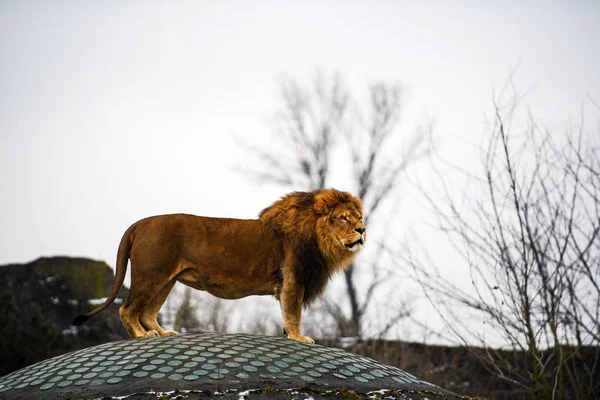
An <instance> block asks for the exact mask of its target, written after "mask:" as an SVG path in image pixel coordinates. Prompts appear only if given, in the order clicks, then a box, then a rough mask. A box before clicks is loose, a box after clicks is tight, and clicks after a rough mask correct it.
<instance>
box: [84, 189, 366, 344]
mask: <svg viewBox="0 0 600 400" xmlns="http://www.w3.org/2000/svg"><path fill="white" fill-rule="evenodd" d="M362 217H363V216H362V203H361V201H360V199H358V198H357V197H355V196H353V195H352V194H350V193H347V192H342V191H338V190H335V189H324V190H316V191H312V192H293V193H290V194H288V195H286V196H284V197H282V198H281V199H280V200H278V201H276V202H275V203H274V204H273V205H271V206H270V207H268V208H266V209H264V210H263V211H262V212H261V213H260V214H259V218H258V219H250V220H245V219H232V218H213V217H200V216H195V215H189V214H169V215H158V216H153V217H148V218H145V219H142V220H139V221H138V222H136V223H134V224H133V225H131V226H130V227H129V228H128V229H127V230H126V231H125V233H124V235H123V238H122V239H121V242H120V244H119V249H118V252H117V266H116V272H115V281H114V283H113V287H112V290H111V292H110V295H109V296H108V298H107V299H106V301H105V302H104V304H102V305H100V306H99V307H97V308H96V309H94V310H93V311H91V312H89V313H87V314H84V315H80V316H78V317H76V318H75V319H74V320H73V325H81V324H83V323H84V322H85V321H87V320H88V319H90V318H92V317H93V316H95V315H97V314H99V313H100V312H102V311H104V310H105V309H106V308H108V307H109V306H110V304H112V302H113V301H114V300H115V298H116V297H117V294H118V293H119V290H120V288H121V286H122V285H123V281H124V279H125V273H126V271H127V263H128V260H131V288H130V294H129V297H128V298H127V300H126V301H125V302H124V303H123V305H122V306H121V308H120V309H119V315H120V317H121V321H122V322H123V324H124V325H125V328H126V329H127V332H128V333H129V334H130V335H131V336H132V337H134V338H144V337H153V336H167V335H175V334H177V332H174V331H165V330H164V329H163V328H162V327H161V326H160V325H159V324H158V322H157V316H158V312H159V310H160V308H161V307H162V305H163V303H164V302H165V300H166V299H167V296H168V295H169V292H170V291H171V289H173V286H174V285H175V283H176V282H181V283H183V284H185V285H187V286H190V287H192V288H195V289H198V290H204V291H206V292H209V293H211V294H212V295H214V296H217V297H220V298H223V299H239V298H242V297H246V296H251V295H273V296H275V298H276V299H278V300H279V302H280V305H281V311H282V314H283V322H284V334H285V335H287V337H288V338H290V339H293V340H299V341H302V342H308V343H314V340H313V339H312V338H310V337H308V336H304V335H302V334H300V321H301V316H302V308H303V307H307V306H308V305H310V304H311V303H312V302H313V301H314V300H315V299H316V298H318V297H319V296H320V295H321V294H322V293H323V291H324V290H325V286H326V285H327V282H328V281H329V279H330V278H331V277H332V275H333V274H335V273H336V272H339V271H343V270H344V269H346V268H348V267H349V266H350V264H351V263H352V261H353V260H354V258H355V256H356V255H357V253H358V251H359V250H360V249H361V248H362V247H363V245H364V244H365V241H366V230H365V225H364V223H363V220H362Z"/></svg>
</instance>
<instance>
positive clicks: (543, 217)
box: [399, 83, 600, 399]
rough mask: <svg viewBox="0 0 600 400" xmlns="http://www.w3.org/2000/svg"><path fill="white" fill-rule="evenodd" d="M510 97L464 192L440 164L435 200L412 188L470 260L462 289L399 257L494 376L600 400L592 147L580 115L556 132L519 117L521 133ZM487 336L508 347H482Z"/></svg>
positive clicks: (597, 220) (531, 391) (546, 394)
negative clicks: (478, 322) (454, 185)
mask: <svg viewBox="0 0 600 400" xmlns="http://www.w3.org/2000/svg"><path fill="white" fill-rule="evenodd" d="M506 91H510V92H509V95H508V97H509V100H508V102H507V103H508V104H507V105H506V106H504V105H503V104H499V102H501V101H502V100H503V99H504V98H505V97H506V94H505V93H506ZM520 99H521V97H520V96H519V95H518V94H517V93H516V91H515V90H514V87H513V86H512V85H511V84H510V83H509V85H507V87H506V88H505V91H503V92H502V94H501V96H500V101H499V102H495V104H494V117H493V121H492V124H491V127H490V131H489V140H488V142H487V145H486V146H485V147H484V148H482V154H483V163H482V168H481V172H480V173H479V174H478V173H477V172H472V173H470V175H469V186H468V189H465V190H462V196H458V198H457V197H456V196H455V194H454V193H453V190H452V189H453V188H452V185H451V182H450V181H449V180H448V178H447V176H446V174H445V173H443V172H442V171H441V170H440V169H437V170H436V173H437V178H438V179H437V180H436V181H437V184H436V187H437V188H438V190H441V196H442V200H439V198H438V197H436V195H439V194H440V193H431V192H430V191H427V190H424V189H423V188H422V186H421V185H420V184H417V186H418V187H420V188H421V189H422V194H423V195H424V198H425V199H426V200H427V201H428V202H429V205H430V206H431V208H432V209H433V210H434V213H435V215H436V216H437V218H438V223H439V228H440V229H441V230H442V231H443V232H445V234H446V235H447V238H448V239H449V240H450V242H451V243H452V244H454V247H455V249H456V250H457V252H458V253H459V254H460V255H461V256H462V258H463V259H464V261H465V263H466V265H468V267H469V272H470V275H469V280H470V282H471V285H470V287H468V286H469V285H460V284H457V283H456V282H453V281H452V279H449V277H448V276H447V275H445V274H443V273H441V272H440V269H438V268H437V267H435V263H434V262H433V260H432V259H431V258H430V257H429V256H428V255H427V253H426V252H425V254H424V255H423V253H421V254H417V252H415V251H414V247H411V246H407V247H406V248H405V249H404V252H403V253H402V254H400V255H399V256H401V257H404V260H405V261H407V263H408V265H409V266H410V267H411V269H412V272H413V274H414V277H415V279H416V280H417V281H418V282H419V283H420V284H421V286H422V287H423V289H424V291H425V293H426V294H427V296H428V297H429V298H430V300H431V301H432V304H434V306H435V307H436V308H437V309H438V311H439V312H440V315H441V316H442V317H443V318H444V320H445V321H446V322H447V324H448V327H449V328H450V329H451V331H452V332H453V333H454V335H455V337H457V338H459V339H460V341H462V343H463V344H465V345H472V344H475V343H478V344H479V345H481V346H482V347H483V349H473V351H474V354H476V355H477V356H479V357H480V358H481V359H482V360H484V361H485V362H486V364H485V365H487V366H488V368H489V369H490V371H492V372H493V373H495V374H496V376H498V377H499V378H501V379H504V380H506V381H508V382H511V383H512V384H514V385H515V387H517V388H520V390H521V391H522V392H524V393H525V396H526V397H527V398H531V397H535V398H538V399H591V398H599V397H600V379H598V377H599V376H600V375H599V372H598V362H599V361H600V353H599V350H598V349H599V347H598V345H599V344H600V318H599V317H600V237H599V236H600V148H599V147H598V144H597V143H596V144H595V145H594V143H593V142H591V141H589V140H586V139H587V138H586V135H585V133H584V129H583V119H582V126H581V127H571V128H569V129H567V134H566V135H560V134H557V133H555V132H554V133H553V132H550V131H548V130H547V129H545V128H544V127H542V126H540V125H539V124H538V123H537V122H536V120H535V119H534V118H533V117H532V116H531V115H530V114H529V115H528V116H527V118H526V123H525V124H524V125H525V128H522V129H519V127H520V125H522V124H519V123H518V121H517V117H516V115H515V113H516V110H517V109H518V104H519V100H520ZM593 138H594V136H592V139H593ZM597 138H598V136H597V134H596V139H597ZM440 161H442V162H443V160H440ZM443 165H444V172H445V171H447V169H448V168H449V167H451V166H450V165H449V164H447V163H443ZM454 268H456V267H454ZM473 318H480V319H481V321H482V322H483V324H485V325H483V326H484V327H487V328H486V329H483V330H482V329H476V328H475V326H477V325H476V324H475V323H474V321H475V320H474V319H473ZM490 334H491V335H494V334H495V335H499V336H500V338H501V339H502V341H503V342H504V343H506V344H507V346H508V347H509V348H510V349H512V350H513V352H512V353H508V352H504V351H499V350H493V349H492V348H490V346H489V344H488V339H487V337H488V336H489V335H490ZM486 335H487V336H486ZM590 346H593V347H590ZM515 352H516V353H515ZM511 398H516V396H515V397H511Z"/></svg>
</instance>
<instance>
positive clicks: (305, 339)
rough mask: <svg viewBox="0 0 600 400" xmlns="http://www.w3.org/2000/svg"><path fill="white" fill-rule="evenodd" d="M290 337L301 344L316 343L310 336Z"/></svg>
mask: <svg viewBox="0 0 600 400" xmlns="http://www.w3.org/2000/svg"><path fill="white" fill-rule="evenodd" d="M288 337H289V338H290V339H292V340H297V341H299V342H305V343H314V342H315V341H314V340H313V338H311V337H309V336H304V335H295V336H288Z"/></svg>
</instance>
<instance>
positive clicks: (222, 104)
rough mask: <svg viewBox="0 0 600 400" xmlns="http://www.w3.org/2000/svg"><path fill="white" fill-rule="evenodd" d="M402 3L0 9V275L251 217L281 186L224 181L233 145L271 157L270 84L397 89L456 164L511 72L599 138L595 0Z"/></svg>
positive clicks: (232, 175) (555, 123) (550, 114)
mask: <svg viewBox="0 0 600 400" xmlns="http://www.w3.org/2000/svg"><path fill="white" fill-rule="evenodd" d="M51 3H52V5H50V4H51ZM142 3H145V4H143V5H142ZM414 3H415V4H417V3H418V4H419V5H410V4H409V2H400V1H397V2H381V1H364V2H362V1H350V2H312V1H309V2H264V1H258V2H242V1H239V2H217V1H214V2H209V1H202V2H191V1H190V2H164V3H161V2H154V1H152V2H64V3H63V2H58V1H57V2H46V1H40V2H27V1H18V2H16V1H14V2H13V1H8V2H7V1H4V2H2V3H0V60H1V62H0V171H1V174H0V193H1V196H0V264H4V263H14V262H28V261H31V260H33V259H36V258H38V257H40V256H51V255H71V256H85V257H90V258H95V259H101V260H105V261H107V262H108V263H109V264H110V265H111V266H112V265H114V259H115V253H116V248H117V244H118V242H119V240H120V238H121V235H122V233H123V232H124V230H125V229H126V228H127V227H128V226H129V225H130V224H131V223H133V222H135V221H136V220H138V219H140V218H143V217H146V216H149V215H153V214H163V213H171V212H186V213H193V214H199V215H210V216H227V217H242V218H254V217H256V215H257V213H258V212H259V211H260V210H261V209H262V208H264V207H265V206H267V205H268V204H269V203H271V202H272V201H273V200H275V199H276V198H277V197H278V196H280V195H282V194H283V193H285V192H287V191H289V188H280V187H276V186H272V185H271V186H267V185H262V184H260V183H257V182H255V181H252V180H249V179H248V177H247V176H245V175H243V174H241V173H239V172H238V171H236V169H235V166H236V165H238V164H240V163H242V164H243V163H244V162H250V161H247V160H249V158H248V154H246V153H245V152H244V151H243V149H241V148H240V146H238V145H237V144H236V138H243V139H244V140H246V141H248V142H250V143H262V144H267V145H268V143H269V139H268V138H269V129H268V127H267V124H266V123H265V121H266V120H268V119H269V118H270V117H271V116H272V114H273V112H274V111H275V107H276V104H277V79H278V78H279V77H280V76H281V75H282V74H286V75H290V76H294V77H297V78H298V79H300V80H308V79H309V78H310V76H311V75H312V74H313V73H314V71H315V70H316V69H321V70H324V71H329V72H331V71H336V70H337V71H340V72H341V73H342V74H343V76H344V78H345V79H346V81H347V82H348V84H349V85H350V87H351V88H352V90H353V91H355V92H356V94H357V95H358V96H359V95H360V93H361V91H363V92H364V90H365V88H366V85H367V83H368V82H372V81H375V80H385V81H394V82H400V83H401V84H402V85H403V86H404V87H405V88H406V90H407V92H406V97H405V100H406V108H405V110H404V114H403V115H404V121H405V122H404V126H405V127H407V129H410V127H411V126H414V125H416V124H418V123H419V121H422V120H423V119H424V118H432V119H433V120H435V126H436V129H435V131H436V133H437V134H438V136H439V138H440V139H439V140H440V145H441V147H442V148H443V149H445V150H444V151H448V152H449V153H452V154H455V155H458V156H459V157H460V158H462V159H468V158H469V157H472V156H473V152H472V151H471V149H469V147H468V145H467V143H469V142H478V140H479V137H480V135H481V134H482V132H483V131H484V125H483V121H484V114H486V113H488V112H489V111H490V107H491V105H492V103H491V100H492V93H493V91H494V90H495V89H496V90H497V89H498V88H499V87H501V86H502V85H503V84H504V82H505V81H506V79H507V78H508V76H509V73H510V72H511V71H512V70H513V69H514V68H515V67H517V66H518V68H517V73H516V75H515V83H516V85H517V86H518V87H519V88H521V89H522V90H527V89H529V88H533V91H532V93H531V94H530V95H529V96H528V97H527V106H529V107H531V109H532V112H533V113H534V114H535V115H536V116H538V118H540V119H541V120H542V121H543V122H544V123H545V124H547V125H548V126H549V127H551V128H556V129H564V127H565V124H566V121H568V120H569V118H579V116H580V113H581V109H582V107H585V110H586V112H587V113H588V114H586V115H589V116H588V117H587V121H588V123H589V124H591V125H592V126H593V125H596V126H598V112H597V110H596V111H594V110H593V108H590V107H588V106H587V105H586V104H589V102H588V103H586V101H587V98H588V96H591V97H592V98H593V99H595V100H596V101H597V102H598V101H599V100H600V74H599V73H598V71H599V70H600V23H598V21H600V3H598V2H597V1H593V0H590V1H564V2H560V1H555V2H542V1H539V2H537V1H536V2H505V1H499V2H495V3H496V4H493V2H480V1H472V2H470V1H463V2H459V3H460V5H455V4H454V3H457V2H445V1H439V2H414ZM484 3H485V4H486V5H484ZM332 184H333V186H339V185H336V182H332ZM341 185H342V186H343V184H341ZM342 188H343V189H345V188H344V187H342ZM418 220H419V217H418V215H417V216H416V217H415V216H414V215H413V217H412V219H411V223H417V224H418ZM394 234H396V235H398V236H401V232H394ZM436 245H437V244H435V243H432V244H431V246H436Z"/></svg>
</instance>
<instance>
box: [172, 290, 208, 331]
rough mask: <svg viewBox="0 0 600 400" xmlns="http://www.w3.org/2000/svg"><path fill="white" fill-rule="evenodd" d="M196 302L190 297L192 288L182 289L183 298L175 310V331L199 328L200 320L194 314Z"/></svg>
mask: <svg viewBox="0 0 600 400" xmlns="http://www.w3.org/2000/svg"><path fill="white" fill-rule="evenodd" d="M195 303H196V302H195V301H194V300H193V299H192V289H191V288H189V287H186V288H185V289H184V290H183V298H182V299H181V303H180V304H179V306H178V307H177V309H176V311H175V320H174V322H173V329H175V331H176V332H186V331H193V330H198V329H199V328H201V327H202V326H201V324H200V320H199V319H198V316H197V315H196V304H195Z"/></svg>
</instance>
